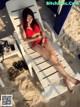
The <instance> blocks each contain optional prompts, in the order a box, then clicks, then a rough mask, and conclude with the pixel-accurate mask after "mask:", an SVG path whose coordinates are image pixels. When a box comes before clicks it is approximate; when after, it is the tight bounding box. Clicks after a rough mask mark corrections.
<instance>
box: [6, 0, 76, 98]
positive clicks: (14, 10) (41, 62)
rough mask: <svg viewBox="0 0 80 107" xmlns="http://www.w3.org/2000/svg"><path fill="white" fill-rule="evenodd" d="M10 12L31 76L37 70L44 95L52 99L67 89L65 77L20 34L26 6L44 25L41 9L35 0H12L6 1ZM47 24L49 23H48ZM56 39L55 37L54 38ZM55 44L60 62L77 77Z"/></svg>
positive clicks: (16, 36) (54, 43)
mask: <svg viewBox="0 0 80 107" xmlns="http://www.w3.org/2000/svg"><path fill="white" fill-rule="evenodd" d="M6 7H7V10H8V14H9V16H10V19H11V21H12V24H13V26H14V28H15V33H14V35H15V38H16V40H17V42H18V44H19V47H20V49H21V52H22V55H23V57H24V59H25V61H26V63H27V65H28V68H29V71H30V74H31V76H32V77H33V70H34V71H35V73H36V75H37V77H38V79H39V81H40V83H41V85H42V87H43V89H44V91H43V92H42V95H43V97H45V98H46V99H51V98H54V97H56V96H59V95H60V94H62V93H64V92H66V91H67V87H65V86H64V84H63V82H62V81H61V80H63V77H62V76H61V74H60V73H59V72H58V71H57V70H56V69H55V68H54V66H53V65H52V64H51V63H50V62H49V61H46V60H45V59H44V58H43V57H42V56H41V55H40V54H39V53H37V52H34V51H33V50H32V49H31V48H30V46H29V45H28V43H26V42H24V41H23V39H22V36H21V34H20V29H19V25H20V23H21V21H20V20H21V14H22V10H23V9H24V8H25V7H29V8H30V9H32V11H33V12H34V15H35V17H36V18H37V19H38V20H39V21H40V23H41V25H42V27H43V22H42V20H41V17H40V14H39V10H38V7H37V4H36V1H35V0H10V1H8V2H7V3H6ZM46 25H47V24H46ZM48 28H49V30H50V31H51V33H52V38H54V33H53V32H52V30H51V29H50V27H49V25H48ZM53 40H54V39H53ZM53 45H54V47H55V49H56V55H57V56H58V58H59V60H60V62H61V63H62V65H63V67H64V69H65V71H66V72H68V73H69V74H70V75H72V76H74V77H75V74H74V72H73V70H72V69H71V68H70V66H69V65H68V63H67V62H66V61H65V59H64V58H63V56H62V54H61V52H62V51H61V49H60V48H59V46H58V45H57V43H56V42H54V41H53Z"/></svg>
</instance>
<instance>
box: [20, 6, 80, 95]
mask: <svg viewBox="0 0 80 107" xmlns="http://www.w3.org/2000/svg"><path fill="white" fill-rule="evenodd" d="M20 28H21V33H22V37H23V39H24V41H26V42H30V43H31V44H32V48H33V50H35V51H37V52H39V53H40V54H41V55H42V56H43V57H45V58H46V59H49V60H50V61H51V62H52V64H53V65H54V67H55V69H56V70H57V71H59V72H60V73H61V74H62V75H63V76H64V80H65V83H66V85H67V87H68V90H69V92H70V93H72V92H73V89H72V88H71V86H70V82H72V83H73V84H75V85H78V84H79V83H80V81H79V80H77V79H75V78H73V77H71V76H70V75H69V74H67V73H66V72H65V70H64V68H63V66H62V65H61V63H60V61H59V59H58V58H57V56H56V53H55V49H54V48H53V47H52V45H51V43H50V42H49V40H48V38H46V37H45V34H44V31H43V29H42V27H41V25H40V23H39V22H38V21H37V20H35V18H34V14H33V12H32V10H31V9H29V8H25V9H24V10H23V12H22V24H21V26H20Z"/></svg>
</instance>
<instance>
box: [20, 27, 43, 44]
mask: <svg viewBox="0 0 80 107" xmlns="http://www.w3.org/2000/svg"><path fill="white" fill-rule="evenodd" d="M20 31H21V35H22V38H23V40H24V41H26V42H33V41H35V40H38V39H42V37H41V36H40V35H38V34H37V35H38V36H36V35H34V37H33V38H29V37H27V36H26V34H25V31H24V28H23V26H22V25H20Z"/></svg>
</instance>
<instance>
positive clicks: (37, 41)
mask: <svg viewBox="0 0 80 107" xmlns="http://www.w3.org/2000/svg"><path fill="white" fill-rule="evenodd" d="M44 39H45V40H44V43H45V42H46V41H47V37H45V38H44ZM41 43H42V40H41V39H40V40H36V41H35V42H33V44H32V48H33V47H34V46H35V45H37V44H41Z"/></svg>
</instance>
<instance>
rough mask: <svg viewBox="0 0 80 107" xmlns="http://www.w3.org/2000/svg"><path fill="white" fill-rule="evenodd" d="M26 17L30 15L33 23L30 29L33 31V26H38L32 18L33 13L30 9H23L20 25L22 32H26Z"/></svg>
mask: <svg viewBox="0 0 80 107" xmlns="http://www.w3.org/2000/svg"><path fill="white" fill-rule="evenodd" d="M28 15H31V16H32V17H33V21H32V23H31V28H32V29H34V25H35V24H36V25H38V23H37V21H36V19H35V17H34V13H33V11H32V10H31V9H29V8H25V9H24V10H23V12H22V24H23V28H24V30H26V28H27V26H28V24H27V21H26V19H27V16H28ZM38 26H39V25H38Z"/></svg>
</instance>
